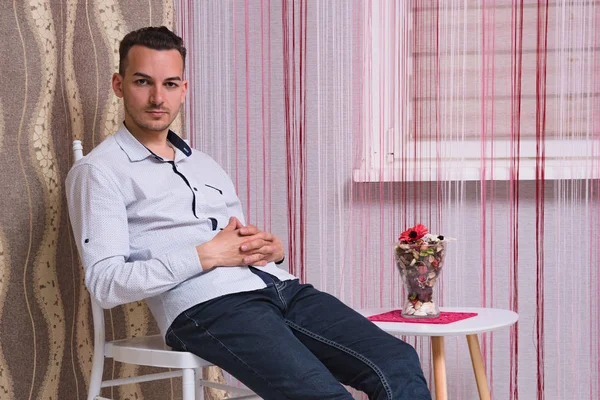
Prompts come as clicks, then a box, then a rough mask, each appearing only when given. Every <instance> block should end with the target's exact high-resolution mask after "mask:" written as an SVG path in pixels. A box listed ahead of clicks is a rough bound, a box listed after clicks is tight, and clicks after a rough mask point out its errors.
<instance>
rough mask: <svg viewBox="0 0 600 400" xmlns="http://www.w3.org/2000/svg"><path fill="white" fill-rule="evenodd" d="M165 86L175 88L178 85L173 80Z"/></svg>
mask: <svg viewBox="0 0 600 400" xmlns="http://www.w3.org/2000/svg"><path fill="white" fill-rule="evenodd" d="M165 86H166V87H168V88H176V87H177V86H178V85H177V84H176V83H175V82H167V83H165Z"/></svg>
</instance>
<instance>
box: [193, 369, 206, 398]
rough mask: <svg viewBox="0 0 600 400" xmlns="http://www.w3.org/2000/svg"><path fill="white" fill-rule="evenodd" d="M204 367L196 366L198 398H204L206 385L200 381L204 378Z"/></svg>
mask: <svg viewBox="0 0 600 400" xmlns="http://www.w3.org/2000/svg"><path fill="white" fill-rule="evenodd" d="M203 371H204V370H203V368H196V369H195V372H196V400H204V385H202V384H201V383H200V381H201V380H202V379H204V375H203Z"/></svg>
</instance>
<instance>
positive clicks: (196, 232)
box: [66, 125, 296, 335]
mask: <svg viewBox="0 0 600 400" xmlns="http://www.w3.org/2000/svg"><path fill="white" fill-rule="evenodd" d="M168 140H169V142H170V143H171V145H173V147H174V148H175V160H174V161H170V160H164V159H162V158H161V157H159V156H156V155H155V154H153V153H152V152H151V151H149V150H148V149H147V148H146V147H145V146H144V145H142V144H141V143H140V142H139V141H138V140H137V139H135V137H133V135H131V133H130V132H129V131H128V130H127V128H125V126H124V125H121V128H120V129H119V130H118V131H117V132H116V133H115V134H114V135H113V136H111V137H109V138H107V139H105V140H104V141H103V142H102V143H101V144H100V145H98V146H97V147H96V148H95V149H94V150H92V151H91V152H90V153H89V154H88V155H87V156H85V157H84V158H83V159H82V160H80V161H78V162H77V163H76V164H75V165H74V166H73V168H71V170H70V171H69V174H68V176H67V180H66V189H67V202H68V206H69V215H70V218H71V225H72V227H73V234H74V236H75V240H76V242H77V248H78V250H79V254H80V256H81V260H82V262H83V266H84V268H85V284H86V286H87V288H88V290H89V291H90V294H91V295H92V296H93V298H94V299H95V300H96V301H97V302H98V303H99V304H100V305H101V306H102V307H104V308H111V307H114V306H117V305H120V304H125V303H129V302H133V301H138V300H142V299H146V302H147V303H148V306H149V308H150V311H151V312H152V314H153V315H154V318H155V319H156V321H157V323H158V326H159V328H160V329H161V332H162V333H163V335H164V334H165V332H166V330H167V328H168V327H169V326H170V325H171V323H172V322H173V320H174V319H175V318H176V317H177V316H178V315H179V314H180V313H181V312H183V311H185V310H187V309H188V308H190V307H192V306H194V305H196V304H198V303H201V302H204V301H207V300H210V299H213V298H216V297H219V296H222V295H226V294H231V293H238V292H244V291H251V290H256V289H261V288H264V287H266V285H265V283H264V282H263V281H262V280H261V278H260V277H258V276H257V275H255V274H254V273H252V272H251V271H250V270H249V268H248V267H246V266H240V267H218V268H214V269H212V270H209V271H202V266H201V265H200V260H199V258H198V254H197V252H196V246H197V245H199V244H202V243H204V242H207V241H209V240H211V239H212V238H213V237H214V236H215V235H216V234H217V233H218V232H219V229H220V228H223V227H224V226H226V225H227V223H228V221H229V217H230V216H235V217H237V218H238V219H239V220H240V221H242V223H244V224H245V220H244V215H243V212H242V207H241V204H240V200H239V199H238V197H237V195H236V192H235V188H234V186H233V183H232V182H231V179H230V178H229V176H227V174H226V173H225V171H224V170H223V169H222V168H221V167H220V166H219V165H218V164H217V163H216V162H215V161H214V160H213V159H212V158H210V157H209V156H207V155H206V154H204V153H202V152H200V151H196V150H192V149H191V148H190V147H189V146H187V144H186V143H185V142H184V141H183V140H182V139H181V138H180V137H179V136H177V135H176V134H175V133H173V132H172V131H170V132H169V135H168ZM261 268H262V269H263V270H264V271H266V272H268V273H270V274H272V275H275V276H276V277H278V278H279V279H280V280H288V279H296V278H295V277H294V276H293V275H290V274H289V273H287V272H285V271H283V270H282V269H280V268H278V267H277V266H276V265H275V264H274V263H269V264H267V265H266V266H265V267H261Z"/></svg>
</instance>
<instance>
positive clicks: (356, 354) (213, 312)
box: [166, 280, 431, 400]
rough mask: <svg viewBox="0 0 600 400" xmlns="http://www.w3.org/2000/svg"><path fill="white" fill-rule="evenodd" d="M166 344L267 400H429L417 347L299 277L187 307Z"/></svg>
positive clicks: (429, 395)
mask: <svg viewBox="0 0 600 400" xmlns="http://www.w3.org/2000/svg"><path fill="white" fill-rule="evenodd" d="M166 342H167V344H168V345H169V346H171V347H172V348H173V349H175V350H182V351H189V352H192V353H194V354H196V355H198V356H199V357H201V358H203V359H205V360H208V361H210V362H212V363H214V364H216V365H218V366H220V367H222V368H223V369H225V370H226V371H227V372H229V373H230V374H232V375H233V376H235V377H236V378H237V379H239V380H240V381H241V382H243V383H244V384H245V385H246V386H248V387H249V388H250V389H252V390H253V391H254V392H256V393H257V394H258V395H259V396H261V397H263V398H264V399H267V400H278V399H298V400H310V399H319V400H322V399H352V396H351V395H350V393H349V392H348V391H347V390H346V389H345V388H344V387H343V386H342V385H341V384H340V382H341V383H343V384H345V385H348V386H351V387H353V388H355V389H357V390H360V391H363V392H365V393H367V394H368V396H369V399H380V400H383V399H389V400H391V399H393V400H401V399H402V400H426V399H427V400H431V394H430V393H429V390H428V389H427V382H426V381H425V377H424V376H423V371H422V370H421V365H420V364H419V358H418V356H417V353H416V351H415V350H414V348H413V347H412V346H410V345H409V344H407V343H405V342H403V341H401V340H399V339H397V338H395V337H393V336H392V335H389V334H388V333H386V332H384V331H382V330H381V329H379V328H378V327H376V326H375V325H374V324H373V323H371V322H370V321H368V320H367V319H366V318H364V317H363V316H362V315H360V314H358V313H357V312H356V311H354V310H352V309H351V308H349V307H348V306H346V305H345V304H343V303H342V302H341V301H339V300H338V299H337V298H335V297H333V296H331V295H329V294H327V293H324V292H320V291H318V290H316V289H315V288H313V287H312V285H307V284H300V283H299V282H298V281H297V280H291V281H283V282H280V281H277V280H276V281H274V282H273V283H272V284H270V285H269V286H268V287H266V288H265V289H260V290H256V291H252V292H242V293H236V294H230V295H226V296H222V297H219V298H216V299H213V300H210V301H207V302H204V303H201V304H198V305H197V306H194V307H192V308H190V309H189V310H187V311H185V312H183V313H182V314H181V315H179V316H178V317H177V318H176V319H175V321H174V322H173V324H172V325H171V327H170V328H169V329H168V330H167V335H166Z"/></svg>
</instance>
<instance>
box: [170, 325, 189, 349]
mask: <svg viewBox="0 0 600 400" xmlns="http://www.w3.org/2000/svg"><path fill="white" fill-rule="evenodd" d="M169 333H172V334H173V336H175V339H177V341H178V342H179V344H180V345H181V347H182V348H183V350H185V351H188V349H187V346H186V345H185V343H183V341H182V340H181V339H179V336H177V334H176V333H175V331H174V330H173V329H170V330H169V332H167V336H168V335H169Z"/></svg>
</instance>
